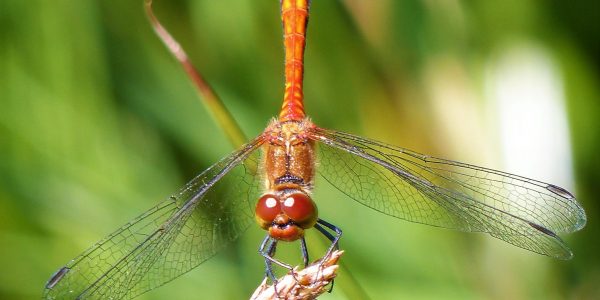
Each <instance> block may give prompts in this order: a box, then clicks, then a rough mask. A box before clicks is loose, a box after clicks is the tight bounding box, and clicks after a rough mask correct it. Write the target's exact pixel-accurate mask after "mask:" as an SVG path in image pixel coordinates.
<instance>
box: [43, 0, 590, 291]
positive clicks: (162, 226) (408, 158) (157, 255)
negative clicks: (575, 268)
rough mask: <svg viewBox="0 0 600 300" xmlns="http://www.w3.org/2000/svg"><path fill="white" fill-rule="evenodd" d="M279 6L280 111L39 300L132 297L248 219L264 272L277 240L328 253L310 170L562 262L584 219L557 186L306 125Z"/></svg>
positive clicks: (74, 263)
mask: <svg viewBox="0 0 600 300" xmlns="http://www.w3.org/2000/svg"><path fill="white" fill-rule="evenodd" d="M150 4H151V2H150V1H148V2H147V7H150ZM280 7H281V18H282V23H283V31H284V34H283V40H284V47H285V90H284V97H283V104H282V107H281V110H280V113H279V116H278V117H277V118H274V119H273V120H271V121H270V122H269V123H268V125H267V127H266V129H265V130H264V131H263V132H262V133H261V134H260V135H258V136H257V137H255V138H254V139H252V140H251V141H250V142H248V143H246V144H245V145H243V146H242V147H241V148H239V149H238V150H237V151H235V152H233V153H231V154H229V155H228V156H226V157H224V158H223V159H221V160H220V161H218V162H217V163H215V164H214V165H212V166H211V167H209V168H208V169H206V170H205V171H204V172H202V173H201V174H199V175H198V176H197V177H195V178H194V179H192V180H191V181H190V182H189V183H187V184H186V185H185V186H184V187H183V188H181V190H179V191H178V192H177V193H175V194H174V195H173V196H171V197H169V198H168V199H166V200H164V201H163V202H160V203H159V204H158V205H156V206H154V207H152V208H150V209H149V210H147V211H146V212H144V213H143V214H141V215H140V216H139V217H137V218H135V219H133V220H132V221H130V222H129V223H127V224H125V225H124V226H122V227H120V228H119V229H117V230H116V231H115V232H113V233H112V234H110V235H109V236H107V237H106V238H104V239H103V240H101V241H99V242H98V243H96V244H94V245H93V246H92V247H91V248H89V249H88V250H87V251H85V252H83V253H82V254H81V255H79V256H78V257H76V258H75V259H73V260H71V261H70V262H69V263H67V264H66V265H65V266H64V267H62V268H60V269H59V270H58V271H57V272H56V273H55V274H54V275H52V277H51V278H50V279H49V280H48V282H47V284H46V286H45V290H44V298H46V299H130V298H134V297H136V296H139V295H141V294H143V293H145V292H147V291H149V290H152V289H154V288H157V287H159V286H161V285H163V284H165V283H167V282H169V281H171V280H173V279H175V278H177V277H178V276H181V275H182V274H184V273H186V272H188V271H190V270H192V269H194V268H195V267H197V266H198V265H200V264H202V263H203V262H205V261H207V260H208V259H210V258H211V257H213V256H214V255H215V254H216V253H218V252H219V251H220V250H222V249H223V248H225V247H227V246H229V245H230V244H232V242H233V241H235V240H236V239H238V238H239V237H240V236H241V235H242V234H243V233H244V232H245V231H246V229H247V228H249V227H250V226H251V225H252V224H253V223H257V224H258V225H259V226H260V227H261V228H262V229H264V230H266V232H267V233H266V236H265V238H264V240H263V241H262V243H261V244H260V247H259V252H260V253H261V254H262V256H263V257H264V259H265V264H266V266H267V267H266V273H267V276H269V275H272V269H271V265H272V264H273V263H276V264H280V265H283V266H287V264H285V263H283V262H280V261H278V260H276V259H275V258H274V254H275V249H276V247H277V243H278V242H296V241H299V242H300V246H301V251H302V254H303V258H304V263H305V265H306V264H307V261H308V254H307V250H306V248H307V246H306V242H305V240H304V234H305V232H306V231H307V230H310V229H312V228H315V229H316V230H318V231H319V232H321V233H322V234H323V235H324V236H325V237H326V238H327V239H329V240H330V242H331V246H330V248H329V252H330V251H331V249H333V248H337V247H338V241H339V239H340V237H341V233H342V232H341V230H340V229H339V227H337V226H335V225H333V224H331V223H329V222H327V221H325V220H323V219H321V218H320V217H319V214H318V209H317V205H316V201H315V200H316V199H313V190H314V185H315V178H316V177H317V176H320V177H322V178H324V179H325V181H326V182H328V183H330V184H331V185H332V186H334V187H335V188H337V189H338V190H339V191H341V192H342V193H344V194H345V195H347V196H348V197H349V198H351V199H354V200H355V201H357V202H359V203H360V204H363V205H364V206H366V207H369V208H371V209H373V210H376V211H378V212H381V213H383V214H385V215H388V216H391V217H395V218H398V219H402V220H406V221H410V222H416V223H422V224H426V225H431V226H437V227H443V228H450V229H455V230H460V231H465V232H481V233H487V234H489V235H490V236H492V237H495V238H497V239H500V240H502V241H505V242H507V243H509V244H512V245H515V246H517V247H520V248H523V249H526V250H529V251H533V252H535V253H539V254H542V255H546V256H550V257H554V258H558V259H570V258H571V257H572V255H573V254H572V252H571V250H570V249H569V248H568V246H567V245H566V244H565V243H564V242H563V241H562V240H561V238H560V237H559V236H558V234H560V233H572V232H575V231H577V230H580V229H581V228H583V227H584V226H585V223H586V215H585V212H584V210H583V208H582V206H581V205H580V204H579V203H578V201H577V200H576V198H575V196H574V195H573V194H571V193H570V192H569V191H567V190H566V189H564V188H561V187H559V186H557V185H553V184H549V183H544V182H541V181H538V180H534V179H529V178H526V177H523V176H519V175H514V174H510V173H506V172H502V171H497V170H493V169H488V168H484V167H479V166H475V165H471V164H466V163H461V162H456V161H452V160H447V159H442V158H437V157H433V156H429V155H424V154H421V153H418V152H415V151H412V150H408V149H405V148H401V147H397V146H393V145H389V144H386V143H382V142H379V141H376V140H372V139H368V138H364V137H360V136H357V135H353V134H350V133H344V132H340V131H336V130H332V129H325V128H321V127H319V126H317V125H315V124H314V123H313V122H312V121H311V119H310V118H308V117H307V115H306V113H305V110H304V97H303V78H304V50H305V44H306V29H307V24H308V16H309V7H310V1H308V0H280ZM149 11H150V14H149V15H150V17H151V20H152V21H153V24H154V25H155V29H157V31H158V32H159V36H161V38H162V39H163V41H165V43H167V44H168V45H170V46H171V51H172V52H173V53H174V54H175V56H176V57H177V58H178V59H179V60H180V61H182V60H184V59H187V58H186V57H185V53H184V52H183V50H182V49H180V48H179V45H178V44H177V43H176V42H175V41H174V40H173V39H172V38H171V36H170V35H169V34H168V33H167V32H166V31H165V30H164V28H162V26H161V25H160V23H158V21H156V19H155V18H154V16H153V15H152V14H151V10H149ZM329 252H328V253H329ZM326 255H327V254H326ZM269 273H271V274H269Z"/></svg>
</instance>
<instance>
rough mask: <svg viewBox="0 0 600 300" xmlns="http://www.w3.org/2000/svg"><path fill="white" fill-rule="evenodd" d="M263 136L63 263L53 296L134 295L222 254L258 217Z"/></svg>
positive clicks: (49, 293)
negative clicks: (255, 204)
mask: <svg viewBox="0 0 600 300" xmlns="http://www.w3.org/2000/svg"><path fill="white" fill-rule="evenodd" d="M261 143H262V140H261V139H260V138H259V139H256V140H254V141H253V142H251V143H250V144H248V145H246V146H244V147H243V148H242V149H241V150H239V151H237V152H235V153H233V154H231V155H230V156H228V157H226V158H225V159H223V160H221V161H219V162H218V163H216V164H215V165H213V166H212V167H210V168H209V169H208V170H206V171H204V172H203V173H202V174H200V175H198V176H197V177H196V178H194V179H193V180H192V181H190V182H189V183H188V184H187V185H186V186H185V187H183V188H182V190H181V191H180V192H179V193H177V194H175V195H174V196H172V197H170V198H169V199H167V200H166V201H164V202H161V203H160V204H158V205H157V206H155V207H153V208H151V209H150V210H148V211H147V212H145V213H144V214H142V215H141V216H139V217H138V218H136V219H134V220H133V221H131V222H130V223H128V224H126V225H125V226H123V227H121V228H120V229H118V230H117V231H115V232H114V233H113V234H111V235H109V236H108V237H107V238H106V239H104V240H102V241H100V242H98V243H97V244H95V245H94V246H92V247H91V248H90V249H88V250H87V251H86V252H84V253H83V254H81V255H80V256H79V257H77V258H75V259H74V260H72V261H71V262H69V263H68V264H67V265H66V266H65V267H63V268H61V269H60V270H59V271H58V272H57V273H56V274H55V275H54V276H53V277H52V278H51V279H50V280H49V281H48V283H47V285H46V289H45V291H44V298H46V299H130V298H133V297H135V296H138V295H140V294H142V293H144V292H146V291H148V290H151V289H153V288H156V287H158V286H161V285H163V284H165V283H166V282H169V281H171V280H173V279H174V278H176V277H178V276H180V275H182V274H184V273H186V272H188V271H189V270H191V269H193V268H194V267H196V266H198V265H199V264H201V263H202V262H204V261H206V260H207V259H209V258H210V257H212V256H213V255H215V254H216V253H217V252H218V251H219V250H220V249H222V248H223V247H225V246H226V245H228V244H229V243H231V242H232V241H233V240H235V239H236V238H238V237H239V236H240V234H241V233H243V232H244V231H245V230H246V228H248V226H249V224H251V222H252V221H253V202H254V198H255V197H257V195H258V189H259V182H258V180H255V179H256V178H255V177H256V176H255V173H256V172H255V171H256V166H257V165H256V162H257V156H258V155H259V153H258V152H259V151H254V150H256V149H257V148H258V146H260V144H261Z"/></svg>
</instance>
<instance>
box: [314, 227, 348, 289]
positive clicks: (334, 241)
mask: <svg viewBox="0 0 600 300" xmlns="http://www.w3.org/2000/svg"><path fill="white" fill-rule="evenodd" d="M315 228H316V229H317V230H318V231H319V232H320V233H322V234H323V235H324V236H325V237H326V238H327V239H329V240H330V241H331V246H329V249H328V250H327V253H325V256H323V258H322V259H321V262H323V261H324V258H326V257H329V256H330V255H331V253H332V252H333V250H339V249H340V245H339V241H340V238H341V237H342V229H340V228H339V227H337V226H335V225H333V224H331V223H329V222H326V221H324V220H321V219H318V220H317V224H315ZM325 228H327V229H329V230H331V231H333V232H335V235H334V234H332V233H331V232H329V231H327V229H325ZM334 282H335V281H334V280H331V286H330V287H329V291H328V292H329V293H331V291H333V284H334Z"/></svg>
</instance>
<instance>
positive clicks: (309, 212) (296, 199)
mask: <svg viewBox="0 0 600 300" xmlns="http://www.w3.org/2000/svg"><path fill="white" fill-rule="evenodd" d="M282 205H283V206H282V209H283V212H284V213H285V214H286V215H287V216H288V217H290V219H292V220H294V222H296V223H298V224H299V225H300V226H301V227H302V228H309V227H312V226H313V225H314V224H315V222H316V221H317V206H316V205H315V203H314V202H313V201H312V199H310V197H309V196H307V195H305V194H301V193H296V194H291V195H288V196H286V197H285V200H283V203H282Z"/></svg>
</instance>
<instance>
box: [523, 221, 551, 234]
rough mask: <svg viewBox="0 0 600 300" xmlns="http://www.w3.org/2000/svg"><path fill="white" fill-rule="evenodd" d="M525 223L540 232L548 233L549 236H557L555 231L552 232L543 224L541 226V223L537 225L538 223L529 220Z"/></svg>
mask: <svg viewBox="0 0 600 300" xmlns="http://www.w3.org/2000/svg"><path fill="white" fill-rule="evenodd" d="M527 223H528V224H529V226H531V227H533V228H535V229H536V230H538V231H540V232H542V233H543V234H545V235H549V236H551V237H557V236H556V233H554V232H553V231H552V230H550V229H548V228H546V227H544V226H541V225H538V224H535V223H531V222H527Z"/></svg>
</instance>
